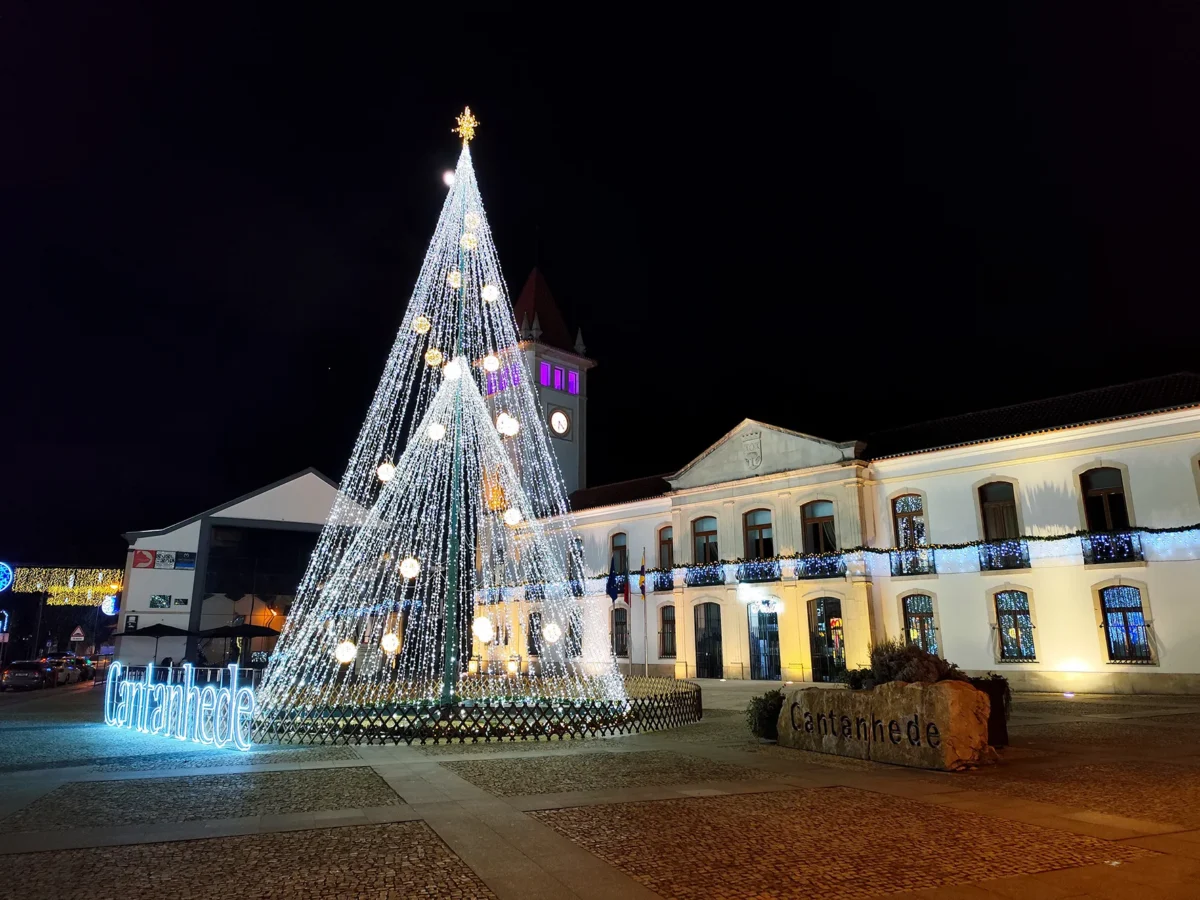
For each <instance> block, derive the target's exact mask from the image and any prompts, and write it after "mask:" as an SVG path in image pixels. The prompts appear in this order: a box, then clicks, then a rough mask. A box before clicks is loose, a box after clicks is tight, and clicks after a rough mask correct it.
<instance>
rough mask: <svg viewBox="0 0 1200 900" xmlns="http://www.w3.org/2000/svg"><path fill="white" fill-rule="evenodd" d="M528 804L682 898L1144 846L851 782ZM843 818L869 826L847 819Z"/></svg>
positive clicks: (972, 873) (1040, 864)
mask: <svg viewBox="0 0 1200 900" xmlns="http://www.w3.org/2000/svg"><path fill="white" fill-rule="evenodd" d="M533 815H535V816H536V817H537V818H538V819H540V820H541V821H543V822H545V823H546V824H547V825H549V826H551V827H552V828H554V829H555V830H556V831H558V832H559V833H561V834H563V835H566V836H567V837H569V838H570V839H571V840H573V841H575V842H577V843H579V844H580V845H581V846H584V847H586V848H587V849H589V850H590V851H591V852H593V853H595V854H596V855H598V856H599V857H601V858H602V859H604V860H606V861H607V862H609V863H612V864H613V865H615V866H617V867H618V868H620V869H621V870H622V871H624V872H626V873H627V874H629V875H631V876H632V877H633V878H634V879H635V880H636V881H638V882H640V883H642V884H644V885H646V886H647V887H649V888H650V889H651V890H653V891H655V892H656V893H658V894H660V895H661V896H663V897H665V898H679V900H693V898H695V900H701V898H703V900H708V898H712V897H721V898H725V900H743V898H744V900H768V898H781V900H783V898H789V900H804V898H809V897H812V898H823V900H824V898H830V897H838V898H845V900H852V898H862V897H871V896H873V895H876V894H883V893H888V892H893V891H895V892H899V891H911V890H920V889H923V888H934V887H941V886H945V885H962V884H966V883H968V882H972V881H982V880H985V879H989V878H1000V877H1010V876H1014V875H1020V874H1028V873H1035V872H1044V871H1047V870H1050V869H1061V868H1066V867H1068V866H1084V865H1089V864H1092V863H1100V862H1110V861H1125V860H1135V859H1139V858H1143V857H1147V856H1150V855H1151V854H1149V853H1148V852H1147V851H1145V850H1140V849H1138V848H1135V847H1124V846H1121V845H1119V844H1113V843H1109V842H1106V841H1101V840H1097V839H1095V838H1088V837H1082V836H1079V835H1073V834H1067V833H1066V832H1061V831H1052V830H1049V829H1045V828H1039V827H1037V826H1034V825H1023V824H1021V823H1018V822H1008V821H1004V820H1000V819H996V818H992V817H986V816H980V815H975V814H973V813H965V812H959V811H957V810H948V809H939V808H937V807H932V806H928V805H926V804H923V803H919V802H916V801H912V800H904V799H900V798H897V797H887V796H884V795H881V794H875V793H869V792H867V791H857V790H853V789H850V788H824V789H818V790H801V791H789V792H787V793H769V794H742V795H736V796H728V797H701V798H694V799H693V798H689V799H682V800H659V801H652V802H647V803H618V804H611V805H607V806H592V807H587V808H580V809H558V810H547V811H543V812H538V813H534V814H533ZM848 822H854V823H859V824H860V826H861V825H865V824H866V823H869V827H857V828H850V829H848V828H845V827H844V824H845V823H848ZM681 851H682V852H681Z"/></svg>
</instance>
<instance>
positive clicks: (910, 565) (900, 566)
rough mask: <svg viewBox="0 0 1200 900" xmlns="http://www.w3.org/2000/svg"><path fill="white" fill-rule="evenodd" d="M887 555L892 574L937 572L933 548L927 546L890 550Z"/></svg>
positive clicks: (929, 573) (928, 573) (930, 573)
mask: <svg viewBox="0 0 1200 900" xmlns="http://www.w3.org/2000/svg"><path fill="white" fill-rule="evenodd" d="M889 555H890V556H891V559H892V574H893V575H932V574H934V573H935V572H937V564H936V563H935V562H934V555H933V550H932V549H931V548H929V547H912V548H910V549H906V550H892V551H891V553H890V554H889Z"/></svg>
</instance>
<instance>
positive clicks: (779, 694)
mask: <svg viewBox="0 0 1200 900" xmlns="http://www.w3.org/2000/svg"><path fill="white" fill-rule="evenodd" d="M781 709H783V691H767V692H766V693H765V694H763V695H762V696H761V697H755V698H754V699H752V700H751V701H750V703H749V704H747V706H746V724H747V725H749V726H750V730H751V731H752V732H754V735H755V737H760V738H768V739H770V740H775V739H776V738H778V737H779V711H780V710H781Z"/></svg>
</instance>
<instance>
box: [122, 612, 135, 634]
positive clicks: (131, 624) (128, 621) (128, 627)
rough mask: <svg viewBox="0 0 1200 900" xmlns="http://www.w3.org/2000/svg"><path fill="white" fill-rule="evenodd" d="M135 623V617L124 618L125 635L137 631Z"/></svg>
mask: <svg viewBox="0 0 1200 900" xmlns="http://www.w3.org/2000/svg"><path fill="white" fill-rule="evenodd" d="M137 623H138V617H137V616H126V617H125V631H126V632H127V633H128V632H130V631H137Z"/></svg>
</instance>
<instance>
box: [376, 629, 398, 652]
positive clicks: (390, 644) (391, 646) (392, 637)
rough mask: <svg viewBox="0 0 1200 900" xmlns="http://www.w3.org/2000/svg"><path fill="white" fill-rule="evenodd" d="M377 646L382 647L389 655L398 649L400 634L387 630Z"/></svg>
mask: <svg viewBox="0 0 1200 900" xmlns="http://www.w3.org/2000/svg"><path fill="white" fill-rule="evenodd" d="M379 646H380V647H382V648H383V652H384V653H386V654H388V655H389V656H391V655H392V654H394V653H395V652H396V651H397V650H399V649H400V636H399V635H398V634H395V633H393V632H391V631H389V632H388V633H387V634H385V635H384V636H383V638H382V640H380V642H379Z"/></svg>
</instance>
